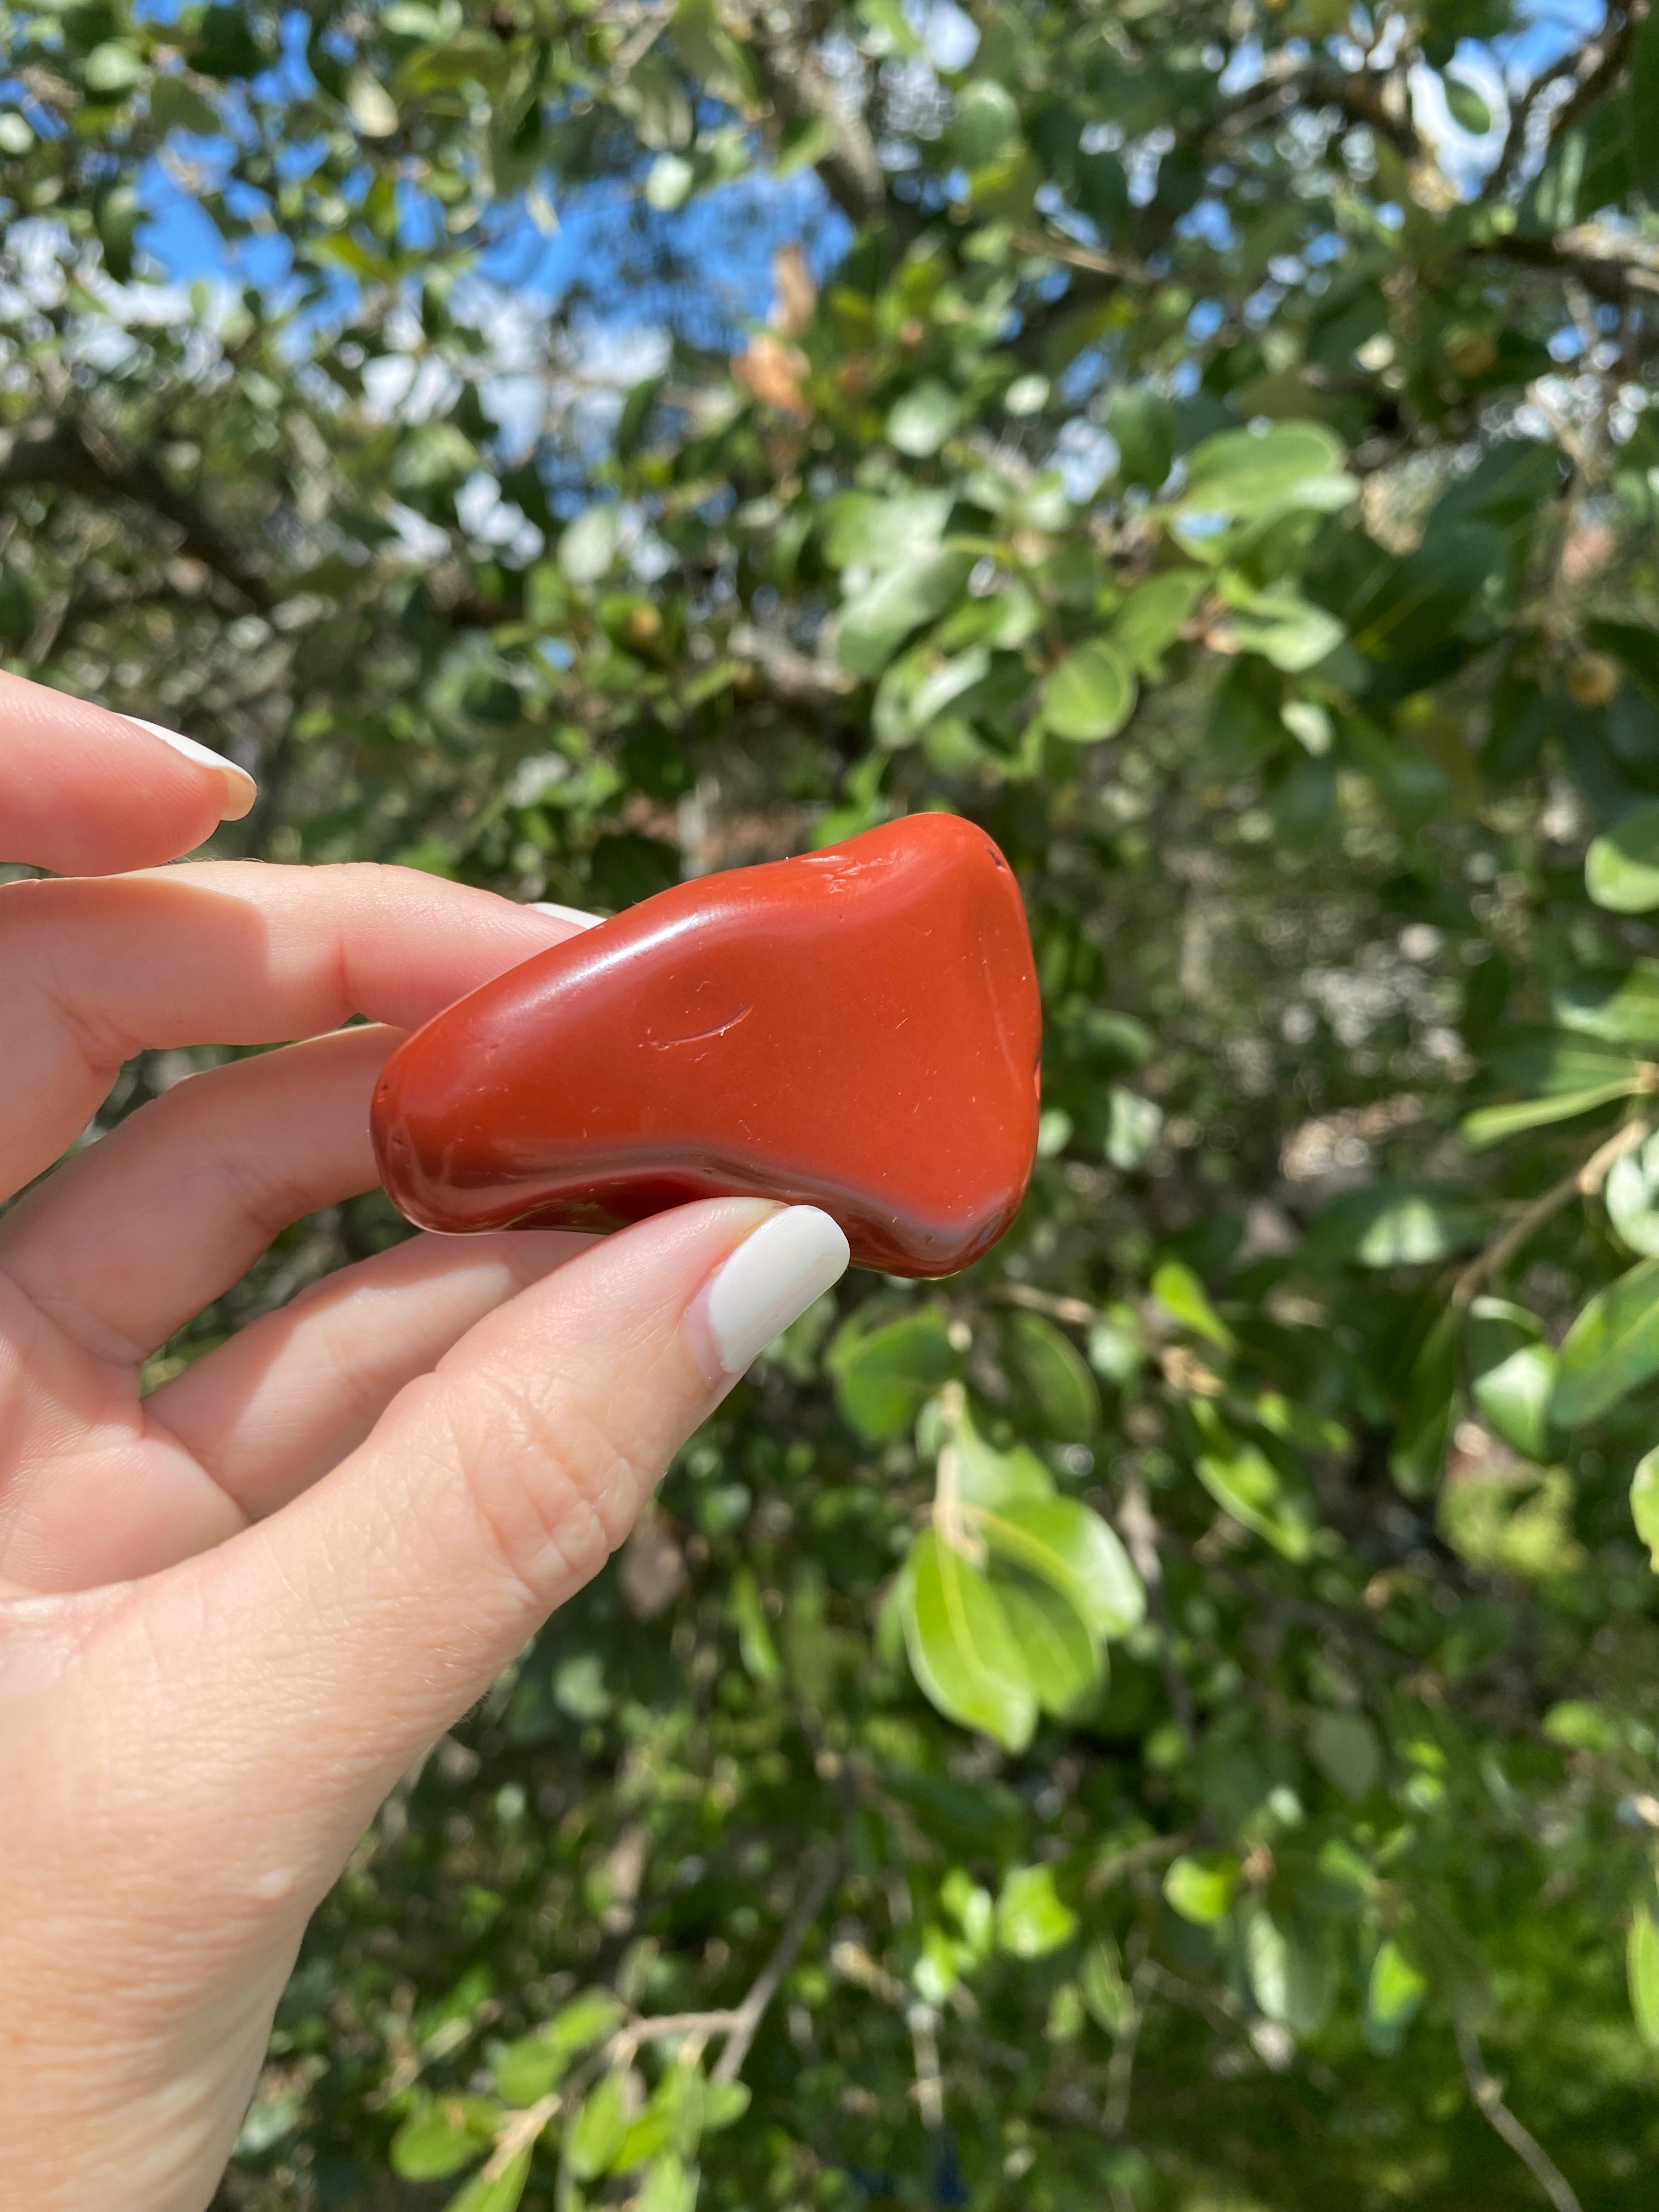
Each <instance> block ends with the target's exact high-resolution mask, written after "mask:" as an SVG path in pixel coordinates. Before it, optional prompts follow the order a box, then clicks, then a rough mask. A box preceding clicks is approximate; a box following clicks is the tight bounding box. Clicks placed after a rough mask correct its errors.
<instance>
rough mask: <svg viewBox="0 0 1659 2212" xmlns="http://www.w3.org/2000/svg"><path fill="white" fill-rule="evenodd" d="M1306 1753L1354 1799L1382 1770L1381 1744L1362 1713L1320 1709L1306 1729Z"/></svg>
mask: <svg viewBox="0 0 1659 2212" xmlns="http://www.w3.org/2000/svg"><path fill="white" fill-rule="evenodd" d="M1308 1756H1309V1757H1310V1759H1312V1760H1313V1763H1314V1765H1316V1767H1317V1768H1318V1769H1319V1771H1320V1772H1321V1773H1322V1775H1324V1776H1325V1778H1327V1780H1328V1781H1331V1782H1334V1784H1336V1786H1337V1788H1338V1789H1339V1790H1341V1791H1342V1793H1343V1795H1344V1796H1347V1797H1352V1798H1353V1799H1354V1800H1355V1802H1358V1800H1359V1799H1360V1798H1362V1797H1369V1796H1370V1793H1371V1791H1372V1790H1374V1789H1375V1788H1376V1784H1377V1781H1378V1780H1379V1778H1380V1777H1381V1775H1382V1772H1383V1747H1382V1745H1381V1744H1380V1743H1379V1742H1378V1741H1377V1738H1376V1729H1374V1728H1373V1727H1372V1726H1371V1724H1370V1722H1369V1721H1368V1720H1367V1719H1366V1718H1365V1716H1364V1713H1331V1712H1325V1713H1319V1714H1316V1716H1315V1718H1314V1722H1313V1725H1312V1726H1311V1728H1310V1729H1309V1730H1308Z"/></svg>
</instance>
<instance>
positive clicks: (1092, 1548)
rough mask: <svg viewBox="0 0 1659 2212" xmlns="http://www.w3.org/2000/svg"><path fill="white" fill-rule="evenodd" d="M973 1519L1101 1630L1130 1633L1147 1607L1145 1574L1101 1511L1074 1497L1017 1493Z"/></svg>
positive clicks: (993, 1543)
mask: <svg viewBox="0 0 1659 2212" xmlns="http://www.w3.org/2000/svg"><path fill="white" fill-rule="evenodd" d="M974 1524H975V1528H978V1529H979V1530H980V1532H981V1534H983V1536H984V1538H985V1541H986V1542H987V1544H989V1546H990V1547H991V1549H992V1551H993V1552H994V1553H998V1554H999V1555H1000V1556H1001V1557H1003V1558H1005V1559H1008V1560H1010V1561H1012V1564H1013V1565H1016V1566H1019V1567H1023V1568H1024V1569H1025V1571H1027V1572H1028V1573H1030V1574H1034V1575H1037V1576H1040V1577H1042V1580H1043V1581H1044V1582H1046V1583H1052V1584H1053V1586H1054V1589H1057V1590H1059V1591H1060V1593H1061V1594H1062V1595H1064V1596H1065V1597H1066V1598H1067V1599H1069V1600H1070V1601H1071V1603H1072V1604H1073V1607H1075V1608H1076V1610H1077V1612H1078V1613H1079V1614H1080V1615H1081V1617H1082V1618H1083V1620H1085V1621H1086V1622H1087V1623H1088V1625H1089V1626H1090V1627H1091V1629H1092V1630H1093V1632H1095V1634H1096V1635H1097V1636H1127V1635H1128V1633H1129V1632H1130V1631H1131V1630H1132V1629H1133V1628H1135V1627H1137V1626H1139V1623H1140V1620H1141V1619H1142V1617H1143V1616H1144V1614H1145V1613H1146V1595H1145V1593H1144V1592H1143V1591H1142V1589H1141V1587H1140V1577H1139V1576H1138V1575H1137V1574H1136V1572H1135V1571H1134V1569H1133V1566H1131V1565H1130V1564H1129V1555H1128V1553H1127V1552H1126V1551H1125V1550H1124V1548H1123V1546H1122V1545H1121V1543H1120V1541H1118V1538H1117V1536H1116V1534H1115V1532H1114V1531H1113V1530H1112V1529H1111V1528H1109V1527H1108V1525H1107V1523H1106V1522H1104V1521H1103V1520H1102V1519H1101V1517H1100V1516H1099V1514H1097V1513H1096V1512H1093V1511H1091V1509H1090V1508H1089V1507H1088V1506H1086V1505H1084V1504H1081V1503H1079V1500H1078V1499H1076V1498H1012V1499H1010V1500H1009V1501H1008V1502H1007V1503H1006V1504H1000V1505H999V1506H997V1507H996V1508H995V1509H994V1510H980V1511H978V1512H976V1513H975V1516H974Z"/></svg>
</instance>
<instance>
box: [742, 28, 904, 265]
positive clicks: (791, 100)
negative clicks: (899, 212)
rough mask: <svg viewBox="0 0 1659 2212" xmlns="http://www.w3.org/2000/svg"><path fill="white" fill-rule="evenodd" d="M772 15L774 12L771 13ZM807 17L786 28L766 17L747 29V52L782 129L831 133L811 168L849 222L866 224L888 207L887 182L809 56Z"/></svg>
mask: <svg viewBox="0 0 1659 2212" xmlns="http://www.w3.org/2000/svg"><path fill="white" fill-rule="evenodd" d="M772 12H775V11H772ZM813 30H814V26H813V24H812V21H811V18H810V15H805V14H803V13H801V12H799V11H797V10H794V9H792V10H790V11H789V15H788V22H787V28H786V29H784V30H782V31H774V30H773V29H772V28H771V12H769V15H767V16H765V17H763V19H762V21H760V22H757V23H753V24H751V26H750V33H749V51H750V53H751V54H752V55H753V57H754V61H755V70H756V74H757V76H758V77H759V78H760V82H761V89H762V90H763V92H764V94H766V97H767V100H768V101H769V103H770V106H771V107H772V111H773V112H774V113H775V115H776V116H777V118H778V119H779V120H780V121H781V123H782V124H784V125H785V126H786V127H788V126H792V125H803V126H804V125H811V124H813V123H825V124H828V125H829V129H830V131H832V133H833V134H834V135H833V137H832V138H831V141H830V144H829V150H828V151H827V152H826V153H823V154H821V155H819V156H818V159H817V161H816V162H815V163H814V165H813V166H814V167H816V168H817V173H818V174H819V176H820V177H821V178H822V179H823V185H824V189H825V191H827V192H828V193H829V197H830V198H831V199H832V200H834V202H835V203H836V206H837V207H838V208H840V210H841V211H842V214H843V215H844V216H847V217H848V220H849V221H850V222H854V223H866V222H871V221H872V220H873V219H874V217H876V216H878V215H879V214H880V213H881V212H882V210H883V209H884V207H885V206H886V204H887V178H886V175H885V173H884V170H883V168H882V166H881V157H880V155H878V153H877V151H876V144H875V141H874V139H873V138H872V137H871V136H870V131H869V128H868V126H867V125H866V123H865V120H864V118H863V117H862V116H861V115H857V114H854V113H851V112H848V109H846V108H844V107H843V106H842V105H841V103H840V102H839V101H838V100H836V90H835V87H834V85H833V84H832V83H831V82H830V80H829V76H828V75H827V74H826V72H825V70H824V67H823V63H822V62H821V61H820V60H819V59H818V57H817V54H816V52H814V51H813V47H812V38H813Z"/></svg>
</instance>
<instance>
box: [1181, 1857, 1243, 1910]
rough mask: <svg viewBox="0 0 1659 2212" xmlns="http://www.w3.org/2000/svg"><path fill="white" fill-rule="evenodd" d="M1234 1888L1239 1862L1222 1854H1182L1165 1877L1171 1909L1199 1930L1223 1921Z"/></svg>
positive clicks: (1229, 1908) (1235, 1886)
mask: <svg viewBox="0 0 1659 2212" xmlns="http://www.w3.org/2000/svg"><path fill="white" fill-rule="evenodd" d="M1237 1886H1238V1861H1237V1859H1236V1858H1234V1857H1231V1855H1230V1854H1229V1853H1227V1852H1225V1851H1184V1852H1182V1855H1181V1857H1179V1858H1176V1859H1172V1860H1171V1861H1170V1866H1169V1869H1168V1870H1167V1872H1166V1873H1165V1875H1164V1898H1165V1900H1166V1901H1167V1903H1168V1904H1169V1905H1170V1909H1171V1910H1172V1911H1176V1912H1178V1913H1179V1914H1180V1915H1181V1917H1182V1919H1183V1920H1190V1921H1191V1922H1192V1923H1194V1926H1195V1927H1200V1928H1209V1927H1212V1926H1213V1925H1214V1924H1215V1923H1216V1922H1217V1921H1218V1920H1225V1918H1226V1917H1227V1915H1228V1913H1229V1912H1230V1911H1231V1909H1232V1902H1233V1892H1234V1890H1235V1889H1236V1888H1237Z"/></svg>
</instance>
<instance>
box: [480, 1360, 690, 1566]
mask: <svg viewBox="0 0 1659 2212" xmlns="http://www.w3.org/2000/svg"><path fill="white" fill-rule="evenodd" d="M486 1391H487V1395H486V1398H485V1401H484V1409H483V1413H482V1417H481V1418H474V1419H470V1420H468V1421H467V1423H466V1424H465V1433H463V1434H461V1435H459V1436H458V1437H457V1439H456V1443H457V1459H458V1462H459V1466H460V1468H461V1472H462V1476H463V1480H465V1485H466V1490H467V1494H468V1498H469V1501H470V1504H471V1509H472V1511H473V1513H474V1514H475V1516H477V1522H478V1524H479V1526H480V1528H481V1529H482V1531H483V1534H484V1536H485V1538H486V1541H488V1542H489V1545H490V1547H491V1549H492V1550H493V1551H494V1552H495V1555H496V1557H497V1559H499V1560H500V1561H501V1565H503V1566H504V1567H505V1569H506V1570H507V1573H508V1574H509V1575H510V1577H512V1579H513V1581H514V1582H515V1583H518V1584H520V1587H521V1588H522V1589H524V1590H525V1591H526V1593H527V1594H528V1595H530V1596H531V1597H532V1598H533V1599H534V1600H535V1601H537V1602H538V1603H539V1604H543V1605H544V1604H546V1603H547V1602H549V1601H550V1600H551V1599H554V1598H556V1597H558V1596H562V1595H567V1594H568V1592H569V1591H570V1590H572V1589H575V1588H577V1587H579V1586H580V1584H581V1583H585V1582H586V1581H588V1580H589V1579H591V1577H592V1576H593V1575H595V1574H596V1573H597V1572H598V1571H599V1568H600V1567H601V1566H603V1565H604V1564H605V1560H606V1559H608V1558H609V1556H610V1554H611V1552H612V1551H614V1550H615V1548H616V1547H617V1545H618V1544H619V1543H620V1542H621V1541H622V1540H623V1536H624V1535H625V1534H627V1532H628V1529H629V1527H630V1526H631V1524H632V1522H633V1519H634V1516H635V1512H636V1511H637V1510H638V1507H639V1504H640V1501H641V1498H643V1497H644V1495H645V1492H646V1490H647V1487H648V1486H649V1483H650V1480H651V1479H652V1478H651V1477H650V1476H649V1474H647V1471H646V1470H644V1469H643V1468H641V1467H640V1465H639V1464H638V1463H637V1462H636V1460H635V1457H634V1456H633V1455H632V1454H631V1453H630V1452H629V1449H627V1448H626V1447H625V1445H624V1444H623V1442H622V1440H621V1437H620V1436H619V1434H618V1432H617V1426H616V1425H614V1424H613V1423H612V1422H611V1420H610V1419H608V1418H606V1417H605V1415H602V1414H600V1413H596V1412H593V1411H591V1410H589V1409H588V1408H586V1407H583V1406H581V1405H580V1404H578V1403H576V1402H574V1401H572V1400H570V1399H568V1398H566V1397H565V1396H563V1395H562V1394H555V1395H552V1396H549V1395H544V1394H543V1393H541V1392H538V1391H537V1390H534V1389H530V1388H527V1387H526V1385H525V1384H524V1383H521V1382H520V1381H519V1380H518V1379H517V1378H515V1377H513V1376H505V1375H500V1374H498V1375H496V1376H493V1377H491V1378H490V1381H489V1383H488V1385H487V1386H486ZM470 1410H471V1409H470Z"/></svg>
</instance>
